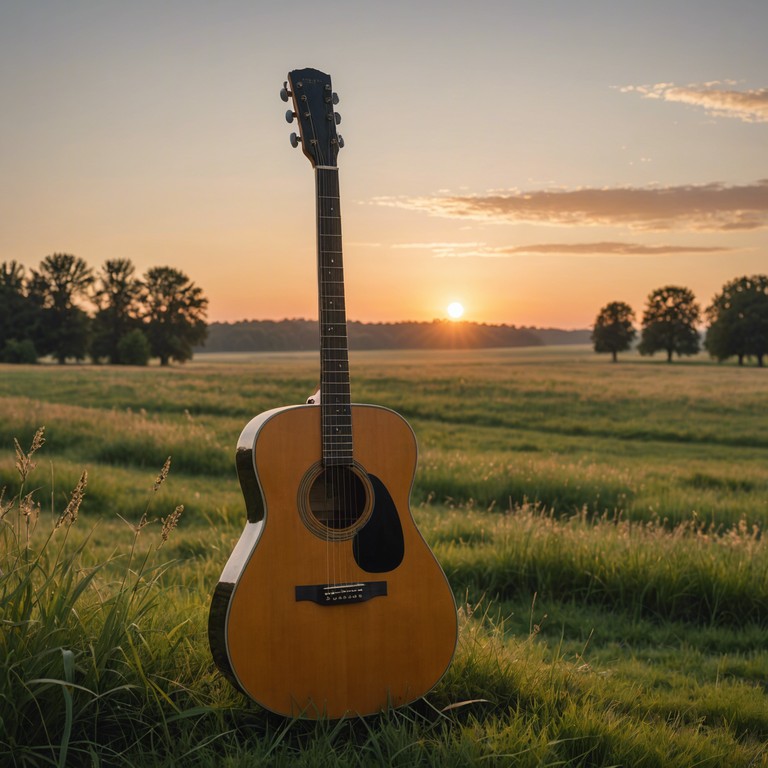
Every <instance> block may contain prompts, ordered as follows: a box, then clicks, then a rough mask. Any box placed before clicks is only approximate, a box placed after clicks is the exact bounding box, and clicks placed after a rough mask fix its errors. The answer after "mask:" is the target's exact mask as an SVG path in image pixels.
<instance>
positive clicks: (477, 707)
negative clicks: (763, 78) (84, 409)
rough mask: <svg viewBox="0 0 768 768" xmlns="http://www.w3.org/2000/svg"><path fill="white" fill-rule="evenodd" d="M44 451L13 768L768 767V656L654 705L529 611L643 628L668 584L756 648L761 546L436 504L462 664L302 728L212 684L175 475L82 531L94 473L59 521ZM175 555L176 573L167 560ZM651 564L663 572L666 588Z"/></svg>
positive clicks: (634, 669) (630, 669)
mask: <svg viewBox="0 0 768 768" xmlns="http://www.w3.org/2000/svg"><path fill="white" fill-rule="evenodd" d="M42 448H43V435H42V433H40V432H36V435H35V437H34V438H33V440H32V445H31V446H30V448H29V449H27V450H24V449H22V448H21V446H17V450H16V457H15V461H14V465H15V471H16V473H17V483H16V486H15V487H16V491H15V492H14V493H12V494H11V492H10V491H8V490H6V491H5V492H4V494H3V496H2V527H1V528H0V542H2V550H1V553H0V569H1V571H2V573H1V574H0V621H2V629H3V632H2V635H1V637H2V653H1V654H0V672H1V674H0V723H1V724H2V738H0V763H1V764H3V765H6V764H7V765H9V766H14V768H15V766H37V765H52V766H79V765H116V766H128V765H132V766H145V765H152V766H176V765H183V766H193V767H194V766H201V767H202V766H221V765H227V766H251V765H254V764H268V765H278V766H280V765H284V766H293V765H306V766H315V765H327V764H334V765H341V766H389V765H393V766H457V767H458V766H466V765H469V764H475V763H477V764H485V763H486V762H489V763H492V764H502V765H506V764H514V765H523V766H557V765H560V766H562V765H583V766H588V765H589V766H600V765H633V766H673V767H674V766H680V767H682V766H690V765H711V766H720V765H726V766H727V765H733V766H747V765H766V754H765V751H764V749H763V741H764V740H765V739H766V738H768V708H766V707H765V703H766V698H765V694H764V693H762V692H761V690H760V688H759V687H756V686H755V685H754V683H750V682H749V680H750V679H751V680H754V679H755V678H756V677H757V678H758V679H759V678H760V677H761V676H762V679H766V670H768V666H766V665H768V659H763V660H761V658H760V657H749V656H744V657H738V658H737V657H733V656H730V657H728V658H729V659H730V660H729V661H727V662H726V658H725V657H722V656H721V659H720V662H719V663H718V664H717V672H716V676H717V677H716V679H710V677H708V675H710V673H708V672H707V667H708V664H709V663H707V664H705V665H703V669H701V670H699V672H698V676H699V678H700V679H699V682H698V683H695V684H693V685H692V683H691V680H690V678H689V677H688V676H686V675H685V674H682V673H674V672H667V673H666V674H665V675H664V676H663V677H659V678H657V679H658V681H659V682H662V681H663V683H664V686H663V689H659V690H658V691H654V687H655V686H656V685H657V682H656V679H655V678H654V677H653V676H652V675H651V674H650V673H649V672H648V670H646V669H643V668H641V667H638V666H637V663H635V664H634V666H633V665H632V662H631V660H628V661H627V662H625V663H624V664H623V666H622V665H617V664H616V662H615V661H614V662H613V663H612V666H613V667H614V672H613V673H612V674H607V670H606V669H605V668H604V667H603V666H602V665H601V664H600V663H594V665H593V663H590V661H589V656H588V652H587V647H586V644H585V645H584V647H582V648H581V649H580V650H579V651H577V652H568V651H567V650H565V648H564V646H563V644H562V642H561V643H560V644H559V645H558V644H557V643H556V644H555V645H551V644H549V643H548V642H546V641H544V640H543V639H542V638H543V636H544V632H543V631H542V628H541V624H540V621H541V620H540V618H539V617H538V616H537V615H536V610H537V609H536V599H537V596H540V598H539V599H541V600H548V601H549V604H550V605H552V604H553V601H556V600H557V599H560V600H563V601H565V602H564V603H563V604H564V605H565V604H566V603H570V604H572V605H575V606H578V605H584V606H588V605H592V606H594V607H598V608H604V609H607V611H608V615H611V613H612V614H613V615H614V616H616V617H618V616H621V615H625V616H627V617H628V619H625V620H632V619H631V616H632V614H634V613H637V614H641V620H643V619H642V615H645V614H646V607H647V606H646V603H645V602H644V598H643V596H642V595H641V594H638V592H637V589H638V585H639V584H640V582H642V581H643V579H647V578H651V579H653V578H655V579H656V586H655V587H654V589H656V590H657V591H658V592H663V597H664V599H663V600H661V599H660V600H659V601H658V604H654V607H653V609H652V610H651V611H650V612H649V615H650V617H651V618H652V619H653V620H654V621H656V622H661V623H663V622H664V621H665V617H666V616H667V615H669V614H674V616H675V618H676V621H678V622H681V621H684V620H693V621H695V622H698V621H701V622H705V623H707V622H710V623H714V622H717V621H718V620H719V619H720V618H723V619H725V618H728V617H730V618H735V614H733V613H730V612H729V611H731V610H732V611H736V610H737V609H738V608H739V606H741V607H742V609H744V610H748V611H751V614H750V615H749V619H748V618H747V617H746V616H742V617H741V619H740V621H741V622H742V623H741V624H740V626H742V627H743V630H744V632H745V633H747V634H752V635H753V636H754V632H753V630H752V629H751V628H750V626H748V621H751V622H752V625H751V626H752V627H755V628H759V627H763V628H764V627H765V623H766V622H765V613H764V611H765V602H764V601H765V581H766V580H765V568H766V559H767V558H766V550H765V545H764V540H763V539H762V538H761V537H760V536H759V532H758V531H754V530H750V529H748V528H746V527H744V526H741V527H740V528H737V529H735V530H730V531H728V532H726V533H724V534H723V533H720V532H716V531H712V530H707V529H706V528H705V527H702V526H693V525H689V526H685V527H683V528H681V529H679V530H675V531H673V532H670V531H669V530H667V529H666V528H665V527H664V526H655V525H651V524H635V523H623V522H621V521H613V520H608V519H603V520H595V519H592V518H589V517H588V516H586V515H582V516H577V517H573V518H570V519H558V518H556V517H554V516H553V515H551V514H543V513H542V512H540V511H538V510H537V509H535V508H534V507H533V506H529V507H525V508H522V509H517V510H514V511H511V512H495V511H494V512H487V511H480V510H473V509H467V508H455V509H453V510H446V509H445V508H441V507H433V506H425V507H423V508H421V509H419V510H417V513H418V515H419V518H420V521H421V524H422V526H423V529H424V531H425V532H426V533H427V536H428V538H429V539H430V540H431V541H432V543H433V546H434V547H435V551H436V552H437V553H438V555H439V557H440V559H441V560H442V562H443V564H444V566H445V567H446V570H447V573H448V574H449V577H450V579H451V583H452V585H453V587H454V591H455V592H456V594H457V596H459V597H460V606H461V608H460V616H461V629H460V643H459V648H458V650H457V654H456V658H455V660H454V663H453V665H452V666H451V668H450V669H449V671H448V673H447V674H446V676H445V677H444V678H443V680H442V681H441V683H440V684H439V686H438V687H437V689H436V690H435V691H434V692H433V693H432V694H430V696H428V697H427V699H426V700H425V701H423V702H420V703H418V704H417V705H415V706H413V707H409V708H405V709H403V710H398V711H394V712H388V713H384V714H382V715H381V716H379V717H375V718H368V719H354V718H353V719H348V720H342V721H338V722H322V721H321V722H319V723H305V722H301V721H291V720H282V719H279V718H275V717H273V716H269V715H267V714H266V713H264V712H261V711H259V710H258V708H254V707H252V706H250V705H249V704H248V703H247V702H246V701H244V700H243V699H241V698H240V697H239V696H238V695H237V694H236V693H235V692H234V691H233V690H232V689H231V688H230V687H229V686H228V684H226V683H224V682H223V681H222V680H221V678H220V677H219V676H218V675H217V674H216V672H215V670H214V669H213V664H212V660H211V659H210V655H209V653H208V649H207V644H206V641H205V615H206V608H207V594H208V591H209V590H210V586H211V584H210V583H206V581H207V580H208V581H210V582H211V583H213V580H214V579H215V571H214V570H213V569H214V568H215V567H216V566H217V565H220V563H218V564H217V563H216V562H213V561H211V551H210V549H206V548H205V547H200V546H198V545H197V544H196V543H195V542H197V541H199V540H200V538H201V536H203V537H207V540H208V541H209V542H210V539H211V536H210V532H208V531H206V530H205V529H203V530H200V529H199V528H197V529H195V528H194V526H193V529H192V530H185V529H183V528H182V529H176V525H177V523H179V515H180V513H181V511H180V510H179V509H176V510H172V509H167V510H162V511H159V512H156V511H155V510H154V506H155V505H156V504H157V502H158V500H159V499H160V498H161V492H162V486H164V485H165V483H166V478H167V475H168V467H169V464H168V462H166V464H165V465H164V467H163V469H162V470H161V471H160V474H159V475H158V476H157V477H156V479H155V481H154V483H153V484H151V485H150V482H149V481H150V479H151V478H150V477H147V478H146V483H145V485H146V488H147V489H146V491H145V506H144V509H143V512H142V513H141V515H139V516H136V517H135V518H133V519H131V520H122V519H120V518H117V519H116V520H114V521H111V522H106V521H104V522H102V523H100V524H99V525H97V526H96V527H93V526H91V527H88V526H87V523H85V521H84V519H83V516H82V513H81V512H82V510H81V507H82V501H83V498H84V496H87V492H88V490H87V489H88V486H89V484H90V482H91V480H90V476H86V475H85V474H82V475H81V477H80V480H79V481H78V482H77V483H76V485H75V488H74V490H73V492H72V493H71V495H70V498H69V501H68V503H67V504H66V505H63V507H62V509H61V511H60V512H58V513H57V512H56V510H43V509H42V507H41V505H40V504H39V503H38V502H37V500H36V499H35V493H34V490H32V491H30V490H29V488H34V480H35V473H36V472H37V471H38V470H36V468H35V465H36V463H37V462H38V460H39V453H40V451H41V449H42ZM163 512H165V514H163ZM184 520H185V519H184V518H182V520H181V522H182V526H185V523H184ZM102 527H103V528H106V529H108V530H109V535H107V536H106V538H107V539H108V542H107V544H106V546H105V543H104V541H103V539H104V531H103V530H100V528H102ZM99 538H101V539H102V541H101V542H100V541H98V539H99ZM99 553H102V554H101V556H99ZM106 553H109V554H106ZM174 554H176V555H182V556H183V557H184V559H183V560H182V559H179V560H175V561H171V560H169V559H167V558H168V557H169V556H172V555H174ZM214 554H215V552H214ZM654 563H655V564H657V565H658V564H664V565H663V567H661V569H660V571H659V573H656V574H654V571H655V568H654ZM667 563H668V564H667ZM625 565H626V567H624V566H625ZM201 566H202V572H203V573H205V574H207V578H206V579H203V580H202V583H201V581H200V579H199V574H200V572H201ZM732 571H733V572H735V575H733V574H731V572H732ZM739 574H741V575H739ZM579 575H581V576H582V577H584V575H586V581H584V582H583V584H582V585H581V586H580V585H579V583H578V577H579ZM723 579H730V581H727V584H726V589H727V590H730V592H729V593H728V601H729V606H730V607H729V610H728V611H722V612H719V610H718V609H717V606H716V605H715V603H711V604H708V603H707V597H706V596H707V594H708V590H710V588H711V586H712V584H713V583H714V582H717V581H719V580H723ZM601 590H602V591H601ZM751 593H755V594H751ZM494 594H496V595H498V598H499V599H501V598H509V597H510V596H512V597H518V598H520V599H521V600H523V601H526V600H529V601H530V600H531V596H532V595H533V596H534V597H533V602H532V603H531V606H530V618H529V619H528V621H527V627H526V629H525V630H524V631H522V632H519V631H516V630H515V629H513V628H512V626H511V625H512V622H511V621H510V620H509V618H508V617H507V616H506V615H505V614H504V613H502V611H501V610H500V609H499V608H495V607H494V604H493V602H492V601H491V600H490V596H491V595H494ZM750 600H751V602H750ZM681 605H682V606H688V607H687V608H686V610H682V611H678V610H677V608H678V607H680V606H681ZM691 605H694V606H695V609H691V607H690V606H691ZM707 607H708V609H709V613H707V610H706V609H707ZM745 607H746V608H745ZM703 631H704V632H707V631H710V630H709V629H708V628H707V627H704V629H703ZM757 636H758V637H761V636H764V631H763V632H760V631H758V634H757ZM675 658H678V657H675ZM739 658H741V662H739ZM750 658H751V659H752V660H751V661H750ZM739 665H740V666H739ZM709 666H711V665H709ZM618 670H621V671H620V672H618V673H617V671H618Z"/></svg>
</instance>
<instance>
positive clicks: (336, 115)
mask: <svg viewBox="0 0 768 768" xmlns="http://www.w3.org/2000/svg"><path fill="white" fill-rule="evenodd" d="M333 119H334V120H335V121H336V125H338V124H339V123H340V122H341V115H340V114H339V113H338V112H334V113H333Z"/></svg>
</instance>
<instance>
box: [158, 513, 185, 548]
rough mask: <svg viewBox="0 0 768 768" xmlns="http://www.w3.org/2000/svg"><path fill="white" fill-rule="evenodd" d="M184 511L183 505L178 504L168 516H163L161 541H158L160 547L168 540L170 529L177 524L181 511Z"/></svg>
mask: <svg viewBox="0 0 768 768" xmlns="http://www.w3.org/2000/svg"><path fill="white" fill-rule="evenodd" d="M183 511H184V505H183V504H179V506H178V507H176V509H174V510H173V512H171V514H170V515H168V517H164V518H163V530H162V531H161V532H160V537H161V539H162V541H161V542H160V547H162V546H163V544H165V542H166V541H168V537H169V536H170V535H171V531H173V529H174V528H175V527H176V526H177V525H178V522H179V518H180V517H181V513H182V512H183Z"/></svg>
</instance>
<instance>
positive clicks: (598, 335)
mask: <svg viewBox="0 0 768 768" xmlns="http://www.w3.org/2000/svg"><path fill="white" fill-rule="evenodd" d="M634 320H635V313H634V312H633V311H632V307H630V306H629V304H625V303H624V302H623V301H612V302H611V303H610V304H606V305H605V306H604V307H603V308H602V309H601V310H600V314H598V316H597V318H596V319H595V326H594V328H593V330H592V343H593V344H594V345H595V352H610V353H611V355H612V356H613V362H614V363H615V362H616V355H617V353H619V352H624V351H626V350H627V349H629V348H630V346H632V342H633V341H634V340H635V337H636V336H637V331H636V330H635V327H634V325H633V322H634Z"/></svg>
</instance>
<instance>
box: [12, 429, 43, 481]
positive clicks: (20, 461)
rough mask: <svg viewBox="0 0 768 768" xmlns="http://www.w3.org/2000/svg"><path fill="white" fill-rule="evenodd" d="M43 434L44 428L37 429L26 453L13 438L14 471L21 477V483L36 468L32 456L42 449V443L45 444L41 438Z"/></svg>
mask: <svg viewBox="0 0 768 768" xmlns="http://www.w3.org/2000/svg"><path fill="white" fill-rule="evenodd" d="M44 432H45V427H40V428H38V430H37V432H35V436H34V437H33V438H32V444H31V445H30V447H29V451H27V452H26V453H25V452H24V450H23V449H22V447H21V445H19V441H18V440H17V439H16V438H15V437H14V438H13V444H14V446H15V448H16V469H17V471H18V473H19V476H20V477H21V482H22V483H23V482H25V481H26V479H27V477H28V476H29V473H30V472H31V471H32V470H33V469H34V468H35V467H36V466H37V464H36V462H34V461H32V456H34V454H35V451H37V450H39V449H40V448H42V446H43V443H44V442H45V438H44V437H43V434H44Z"/></svg>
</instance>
